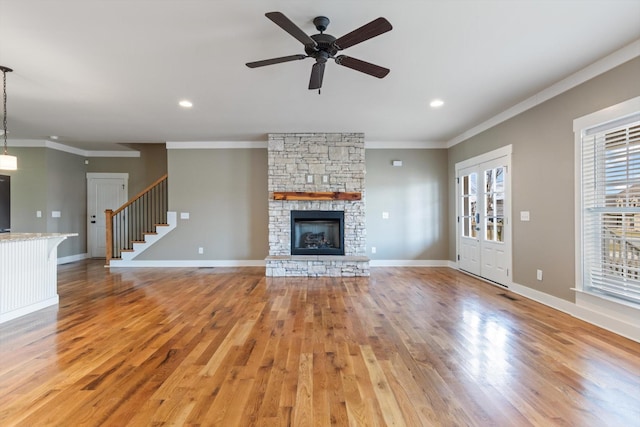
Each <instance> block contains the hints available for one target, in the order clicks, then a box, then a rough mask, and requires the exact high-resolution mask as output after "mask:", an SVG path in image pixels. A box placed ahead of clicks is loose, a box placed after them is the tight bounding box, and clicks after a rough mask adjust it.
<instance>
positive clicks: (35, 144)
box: [8, 139, 140, 157]
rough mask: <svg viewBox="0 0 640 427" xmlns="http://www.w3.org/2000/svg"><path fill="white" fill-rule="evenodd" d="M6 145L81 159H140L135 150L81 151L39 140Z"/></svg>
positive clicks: (27, 140) (18, 140) (13, 141)
mask: <svg viewBox="0 0 640 427" xmlns="http://www.w3.org/2000/svg"><path fill="white" fill-rule="evenodd" d="M8 145H10V146H11V147H30V148H50V149H52V150H58V151H64V152H65V153H70V154H75V155H77V156H82V157H140V152H139V151H136V150H122V151H119V150H118V151H116V150H114V151H108V150H105V151H98V150H83V149H81V148H76V147H71V146H69V145H64V144H60V143H59V142H53V141H49V140H40V139H16V140H12V141H11V143H10V144H8Z"/></svg>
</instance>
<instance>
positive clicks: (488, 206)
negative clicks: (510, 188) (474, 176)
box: [484, 166, 505, 242]
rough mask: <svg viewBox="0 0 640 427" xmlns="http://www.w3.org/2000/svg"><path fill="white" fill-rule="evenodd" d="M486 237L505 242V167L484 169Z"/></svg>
mask: <svg viewBox="0 0 640 427" xmlns="http://www.w3.org/2000/svg"><path fill="white" fill-rule="evenodd" d="M484 180H485V181H484V184H485V185H484V190H485V192H484V202H485V204H484V220H485V236H484V239H485V240H487V241H492V242H504V233H503V227H504V201H505V200H504V197H505V193H504V167H502V166H501V167H497V168H492V169H487V170H485V171H484Z"/></svg>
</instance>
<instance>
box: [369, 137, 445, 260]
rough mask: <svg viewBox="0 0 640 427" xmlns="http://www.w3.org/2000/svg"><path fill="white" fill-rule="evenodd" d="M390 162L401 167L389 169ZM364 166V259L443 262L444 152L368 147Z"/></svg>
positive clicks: (390, 167)
mask: <svg viewBox="0 0 640 427" xmlns="http://www.w3.org/2000/svg"><path fill="white" fill-rule="evenodd" d="M393 160H402V166H401V167H394V166H392V164H391V162H392V161H393ZM366 165H367V175H366V193H367V196H366V200H367V205H366V215H367V255H368V256H369V257H370V258H371V259H372V260H378V259H382V260H446V259H448V255H449V252H448V250H449V241H448V234H447V232H448V231H447V230H448V224H449V221H448V211H447V209H448V201H449V195H448V192H447V191H448V187H447V176H448V175H447V173H448V170H447V150H444V149H441V150H371V149H370V150H366ZM382 212H388V213H389V219H383V218H382ZM372 246H375V247H376V250H377V252H376V253H375V254H373V253H371V247H372Z"/></svg>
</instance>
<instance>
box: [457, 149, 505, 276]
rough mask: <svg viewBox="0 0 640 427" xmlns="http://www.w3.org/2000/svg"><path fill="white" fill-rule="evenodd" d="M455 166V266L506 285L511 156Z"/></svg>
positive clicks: (484, 159) (478, 159) (487, 156)
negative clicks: (456, 242)
mask: <svg viewBox="0 0 640 427" xmlns="http://www.w3.org/2000/svg"><path fill="white" fill-rule="evenodd" d="M490 157H492V156H490V155H485V156H481V157H479V158H476V160H477V161H478V163H475V164H474V161H473V160H474V159H472V160H470V161H466V162H464V164H459V165H456V180H457V187H458V188H457V218H456V221H457V227H458V230H457V237H458V246H457V250H458V267H459V268H460V269H461V270H464V271H467V272H469V273H472V274H475V275H478V276H481V277H483V278H485V279H488V280H491V281H493V282H496V283H499V284H502V285H505V286H506V285H508V284H509V282H510V280H511V278H510V274H511V272H510V270H511V226H510V214H511V201H510V194H511V193H510V191H509V188H510V181H511V180H510V175H509V173H510V170H509V169H510V162H511V160H510V159H511V156H510V154H509V155H503V156H500V157H498V158H492V159H489V160H487V158H490Z"/></svg>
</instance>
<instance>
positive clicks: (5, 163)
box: [0, 65, 18, 171]
mask: <svg viewBox="0 0 640 427" xmlns="http://www.w3.org/2000/svg"><path fill="white" fill-rule="evenodd" d="M0 71H2V94H3V98H2V101H3V102H2V105H3V108H2V112H3V117H2V130H3V133H2V136H3V137H4V151H3V152H2V155H0V169H2V170H10V171H14V170H16V169H18V158H17V157H16V156H10V155H9V154H7V73H10V72H12V71H13V70H12V69H11V68H9V67H5V66H3V65H0Z"/></svg>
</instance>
